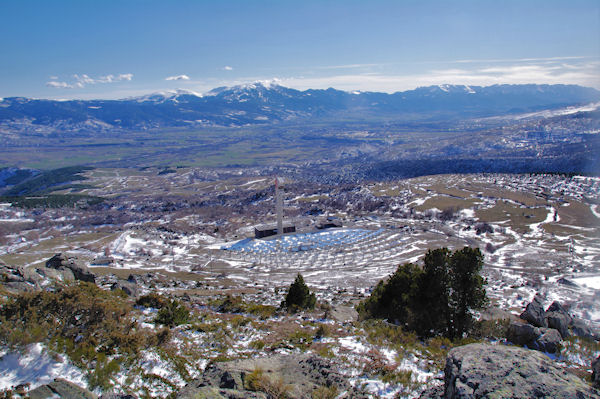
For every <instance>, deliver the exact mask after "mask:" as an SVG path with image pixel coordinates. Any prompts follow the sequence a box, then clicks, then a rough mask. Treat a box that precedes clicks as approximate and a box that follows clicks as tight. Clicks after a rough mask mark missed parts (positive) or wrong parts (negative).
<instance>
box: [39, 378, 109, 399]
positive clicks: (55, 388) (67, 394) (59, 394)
mask: <svg viewBox="0 0 600 399" xmlns="http://www.w3.org/2000/svg"><path fill="white" fill-rule="evenodd" d="M27 396H28V397H29V398H31V399H58V398H63V399H96V398H97V396H96V395H94V394H93V393H92V392H90V391H88V390H87V389H84V388H81V387H80V386H78V385H75V384H73V383H71V382H69V381H66V380H63V379H61V378H56V379H55V380H54V381H53V382H51V383H50V384H46V385H42V386H39V387H37V388H35V389H32V390H31V391H29V392H27Z"/></svg>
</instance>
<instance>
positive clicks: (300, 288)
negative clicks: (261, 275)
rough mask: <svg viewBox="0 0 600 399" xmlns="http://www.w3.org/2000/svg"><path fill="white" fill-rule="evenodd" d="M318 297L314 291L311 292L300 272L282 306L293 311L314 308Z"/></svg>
mask: <svg viewBox="0 0 600 399" xmlns="http://www.w3.org/2000/svg"><path fill="white" fill-rule="evenodd" d="M316 302H317V299H316V297H315V294H314V293H311V292H310V290H309V289H308V286H307V285H306V283H305V282H304V278H302V275H300V273H298V275H297V276H296V279H295V280H294V282H293V283H292V284H291V285H290V288H289V289H288V292H287V294H286V296H285V300H284V301H283V302H282V303H281V306H282V307H284V308H287V309H288V310H289V311H291V312H297V311H298V310H301V309H314V307H315V303H316Z"/></svg>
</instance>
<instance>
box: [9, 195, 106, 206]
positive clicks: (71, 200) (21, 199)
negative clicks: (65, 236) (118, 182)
mask: <svg viewBox="0 0 600 399" xmlns="http://www.w3.org/2000/svg"><path fill="white" fill-rule="evenodd" d="M103 201H104V198H102V197H95V196H92V195H82V194H50V195H40V196H34V197H25V196H0V202H4V203H10V204H11V205H12V206H15V207H19V208H38V207H41V208H63V207H73V206H74V205H75V204H81V205H96V204H99V203H101V202H103Z"/></svg>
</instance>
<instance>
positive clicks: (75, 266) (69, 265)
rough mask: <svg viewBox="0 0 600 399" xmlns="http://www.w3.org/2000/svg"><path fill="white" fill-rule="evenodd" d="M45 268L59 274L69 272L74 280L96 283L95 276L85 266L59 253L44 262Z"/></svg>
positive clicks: (75, 259) (73, 258)
mask: <svg viewBox="0 0 600 399" xmlns="http://www.w3.org/2000/svg"><path fill="white" fill-rule="evenodd" d="M46 268H48V269H55V270H58V271H61V272H67V271H70V272H71V273H72V274H73V278H74V279H75V280H81V281H87V282H89V283H94V284H95V283H96V275H95V274H94V273H92V272H91V271H90V269H89V268H88V267H87V266H85V265H84V264H82V263H81V262H80V261H79V260H78V259H77V258H75V257H70V256H67V255H66V254H60V253H59V254H56V255H54V256H53V257H52V258H50V259H48V260H47V261H46ZM67 273H68V272H67Z"/></svg>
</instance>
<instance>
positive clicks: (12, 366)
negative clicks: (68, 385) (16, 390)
mask: <svg viewBox="0 0 600 399" xmlns="http://www.w3.org/2000/svg"><path fill="white" fill-rule="evenodd" d="M55 378H62V379H65V380H67V381H70V382H72V383H74V384H76V385H79V386H81V387H84V388H86V387H87V381H86V379H85V377H84V373H83V372H82V371H81V370H80V369H78V368H77V367H75V366H73V364H71V362H70V361H69V360H68V359H67V358H66V357H65V356H61V355H55V354H52V353H50V352H49V351H48V349H47V348H46V347H45V346H44V345H43V344H41V343H36V344H31V345H29V346H28V347H27V348H25V350H24V351H23V352H6V350H5V351H4V352H3V353H2V356H1V357H0V390H4V389H11V388H13V387H16V386H17V385H19V384H27V383H29V384H30V386H29V388H30V389H34V388H36V387H38V386H40V385H44V384H48V383H50V382H52V381H54V379H55Z"/></svg>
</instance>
